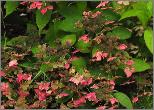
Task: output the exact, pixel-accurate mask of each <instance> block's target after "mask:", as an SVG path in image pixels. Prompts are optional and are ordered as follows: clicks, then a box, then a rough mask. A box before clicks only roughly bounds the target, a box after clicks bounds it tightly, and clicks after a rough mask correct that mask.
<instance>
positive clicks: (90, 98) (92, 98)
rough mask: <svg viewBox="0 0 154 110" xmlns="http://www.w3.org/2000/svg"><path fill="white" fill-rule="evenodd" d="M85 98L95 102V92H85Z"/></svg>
mask: <svg viewBox="0 0 154 110" xmlns="http://www.w3.org/2000/svg"><path fill="white" fill-rule="evenodd" d="M85 98H86V99H88V100H89V101H95V102H97V98H96V93H95V92H91V93H89V94H87V95H86V96H85Z"/></svg>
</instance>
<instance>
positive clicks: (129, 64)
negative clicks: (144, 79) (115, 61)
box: [125, 60, 134, 66]
mask: <svg viewBox="0 0 154 110" xmlns="http://www.w3.org/2000/svg"><path fill="white" fill-rule="evenodd" d="M125 64H126V65H128V66H131V65H133V64H134V61H133V60H128V61H127V62H126V63H125Z"/></svg>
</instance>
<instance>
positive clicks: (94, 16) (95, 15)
mask: <svg viewBox="0 0 154 110" xmlns="http://www.w3.org/2000/svg"><path fill="white" fill-rule="evenodd" d="M100 14H101V12H100V11H97V12H96V13H94V14H92V18H96V17H97V16H98V15H100Z"/></svg>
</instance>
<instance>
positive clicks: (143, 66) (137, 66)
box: [133, 59, 151, 72]
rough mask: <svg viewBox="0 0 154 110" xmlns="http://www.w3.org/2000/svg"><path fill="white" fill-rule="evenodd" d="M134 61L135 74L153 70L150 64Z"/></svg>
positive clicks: (138, 60) (139, 60)
mask: <svg viewBox="0 0 154 110" xmlns="http://www.w3.org/2000/svg"><path fill="white" fill-rule="evenodd" d="M133 61H134V64H133V67H134V68H135V72H142V71H145V70H148V69H150V68H151V67H150V65H149V64H148V63H146V62H145V61H143V60H141V59H133Z"/></svg>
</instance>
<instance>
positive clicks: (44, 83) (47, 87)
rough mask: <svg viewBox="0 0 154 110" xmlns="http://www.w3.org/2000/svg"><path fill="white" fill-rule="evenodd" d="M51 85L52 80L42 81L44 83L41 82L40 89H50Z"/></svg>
mask: <svg viewBox="0 0 154 110" xmlns="http://www.w3.org/2000/svg"><path fill="white" fill-rule="evenodd" d="M49 85H50V82H42V83H39V86H38V88H39V90H46V91H47V90H48V89H49Z"/></svg>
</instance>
